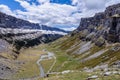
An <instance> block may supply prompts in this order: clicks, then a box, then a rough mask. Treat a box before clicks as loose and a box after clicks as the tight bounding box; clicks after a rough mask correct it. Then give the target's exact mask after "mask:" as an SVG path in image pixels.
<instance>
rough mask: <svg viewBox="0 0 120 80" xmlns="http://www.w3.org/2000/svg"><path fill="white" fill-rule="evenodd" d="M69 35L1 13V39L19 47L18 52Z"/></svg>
mask: <svg viewBox="0 0 120 80" xmlns="http://www.w3.org/2000/svg"><path fill="white" fill-rule="evenodd" d="M67 33H69V31H64V30H62V29H58V28H53V27H48V26H46V25H39V24H37V23H30V22H29V21H25V20H22V19H18V18H15V17H13V16H10V15H7V14H4V13H2V12H0V38H1V39H3V40H6V41H7V42H9V43H10V44H13V45H14V46H15V47H16V46H17V50H20V49H21V48H22V47H30V46H34V45H38V44H40V43H47V42H50V41H54V40H56V39H58V38H60V37H62V36H63V35H66V34H67Z"/></svg>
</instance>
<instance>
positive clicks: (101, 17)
mask: <svg viewBox="0 0 120 80" xmlns="http://www.w3.org/2000/svg"><path fill="white" fill-rule="evenodd" d="M100 26H101V30H100ZM85 29H87V30H88V31H89V33H91V32H95V33H97V34H96V35H103V37H104V38H105V39H107V40H108V41H111V42H120V36H119V35H120V3H119V4H116V5H112V6H109V7H107V8H106V10H105V12H102V13H97V14H95V16H93V17H90V18H82V19H81V22H80V26H79V27H78V28H77V30H78V31H81V30H85ZM98 29H99V30H98ZM98 37H99V36H98Z"/></svg>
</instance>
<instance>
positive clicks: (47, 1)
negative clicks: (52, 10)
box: [37, 0, 50, 4]
mask: <svg viewBox="0 0 120 80" xmlns="http://www.w3.org/2000/svg"><path fill="white" fill-rule="evenodd" d="M37 1H38V2H39V3H40V4H44V3H49V2H50V0H37Z"/></svg>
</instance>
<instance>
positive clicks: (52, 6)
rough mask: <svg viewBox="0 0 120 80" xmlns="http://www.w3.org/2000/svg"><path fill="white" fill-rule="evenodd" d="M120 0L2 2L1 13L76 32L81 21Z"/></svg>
mask: <svg viewBox="0 0 120 80" xmlns="http://www.w3.org/2000/svg"><path fill="white" fill-rule="evenodd" d="M117 3H120V0H0V11H1V12H4V13H6V14H9V15H12V16H15V17H17V18H21V19H24V20H28V21H30V22H33V23H39V24H40V25H42V24H43V25H47V26H50V27H57V28H61V29H64V30H69V31H71V30H74V29H75V28H77V27H78V26H79V23H80V19H81V18H84V17H91V16H94V14H95V13H98V12H103V11H104V10H105V8H106V7H108V6H109V5H113V4H117Z"/></svg>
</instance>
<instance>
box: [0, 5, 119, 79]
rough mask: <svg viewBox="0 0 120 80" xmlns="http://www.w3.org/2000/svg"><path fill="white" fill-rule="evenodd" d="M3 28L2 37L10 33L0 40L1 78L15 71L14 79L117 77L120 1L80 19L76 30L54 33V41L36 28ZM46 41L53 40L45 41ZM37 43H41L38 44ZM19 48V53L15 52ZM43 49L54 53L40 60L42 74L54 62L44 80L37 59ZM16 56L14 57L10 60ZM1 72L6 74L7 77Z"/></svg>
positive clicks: (42, 53) (50, 36)
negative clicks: (66, 32) (65, 33)
mask: <svg viewBox="0 0 120 80" xmlns="http://www.w3.org/2000/svg"><path fill="white" fill-rule="evenodd" d="M6 24H7V23H6ZM2 25H3V24H2ZM22 26H23V25H22ZM3 28H5V27H1V32H2V36H3V35H4V34H3V33H4V32H5V33H10V34H9V36H8V34H7V35H6V34H5V35H4V36H3V37H1V38H2V39H1V41H0V42H2V43H3V42H4V45H3V46H2V45H1V49H2V50H4V53H2V52H1V61H3V62H1V66H2V67H1V71H0V72H1V73H0V74H1V75H0V78H7V77H11V75H8V74H7V73H8V72H10V73H13V74H14V73H17V74H15V75H14V76H12V77H14V78H13V79H14V80H18V79H21V80H24V79H28V80H39V79H40V80H56V79H58V80H86V79H87V80H91V79H93V80H94V79H98V80H119V79H120V4H116V5H112V6H109V7H107V8H106V10H105V11H104V12H102V13H96V14H95V16H93V17H90V18H82V19H81V22H80V25H79V27H78V28H77V29H76V30H74V31H73V32H71V33H70V34H68V35H65V36H63V37H62V38H60V39H57V38H59V37H60V36H59V37H58V32H57V34H56V35H57V38H55V39H57V40H55V39H54V36H55V34H54V35H51V32H50V33H49V32H48V34H47V35H46V34H45V33H44V31H40V30H39V29H37V30H36V29H32V30H31V29H29V28H27V29H26V28H25V29H22V32H21V28H20V29H19V28H17V30H16V28H15V29H12V30H11V29H6V28H5V29H3ZM2 30H3V31H2ZM6 30H7V31H6ZM13 30H15V32H14V31H13ZM16 31H18V32H16ZM12 32H14V33H12ZM11 33H12V34H11ZM43 33H44V34H43ZM62 33H63V31H62ZM52 34H53V33H52ZM60 34H61V33H60ZM60 34H59V35H60ZM43 35H44V37H43ZM10 36H11V37H10ZM46 36H48V37H46ZM55 37H56V36H55ZM51 39H52V40H51ZM53 39H54V40H55V41H53ZM49 41H53V42H51V43H47V42H49ZM43 42H44V43H47V44H43ZM40 43H42V44H41V45H39V44H40ZM38 45H39V46H38ZM13 46H14V47H13ZM30 46H34V47H30ZM28 47H29V48H28ZM3 48H4V49H3ZM8 49H9V50H8ZM18 51H19V53H18V54H19V55H16V53H17V52H18ZM46 51H48V52H52V53H54V56H55V57H56V59H55V60H54V59H49V60H44V61H40V63H41V65H42V66H43V68H44V71H45V73H47V71H49V68H50V67H51V64H53V63H54V61H55V64H54V65H53V67H52V69H51V70H50V72H49V74H48V73H47V74H46V75H47V76H44V77H48V78H45V79H44V78H39V75H40V73H39V67H38V66H37V64H36V61H37V60H39V59H40V55H41V56H42V55H43V56H44V55H46ZM13 52H14V53H13ZM5 53H9V54H5ZM10 55H12V56H10ZM6 58H7V59H6ZM15 58H16V60H13V59H15ZM4 62H5V63H4ZM8 63H9V64H8ZM11 64H14V66H13V65H11ZM6 65H7V66H6ZM9 66H10V67H9ZM3 67H4V68H5V69H3ZM3 71H5V72H3ZM3 74H7V77H6V75H3Z"/></svg>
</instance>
